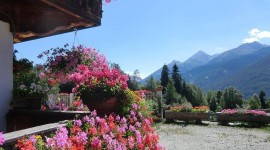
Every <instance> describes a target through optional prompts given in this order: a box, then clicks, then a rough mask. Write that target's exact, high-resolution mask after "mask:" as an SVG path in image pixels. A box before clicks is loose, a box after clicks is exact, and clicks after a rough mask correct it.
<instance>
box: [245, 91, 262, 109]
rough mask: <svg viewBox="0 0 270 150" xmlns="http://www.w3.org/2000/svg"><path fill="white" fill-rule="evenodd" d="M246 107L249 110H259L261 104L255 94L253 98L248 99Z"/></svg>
mask: <svg viewBox="0 0 270 150" xmlns="http://www.w3.org/2000/svg"><path fill="white" fill-rule="evenodd" d="M248 105H249V107H250V109H259V108H261V102H260V99H259V97H258V95H257V94H254V95H253V96H251V97H249V99H248Z"/></svg>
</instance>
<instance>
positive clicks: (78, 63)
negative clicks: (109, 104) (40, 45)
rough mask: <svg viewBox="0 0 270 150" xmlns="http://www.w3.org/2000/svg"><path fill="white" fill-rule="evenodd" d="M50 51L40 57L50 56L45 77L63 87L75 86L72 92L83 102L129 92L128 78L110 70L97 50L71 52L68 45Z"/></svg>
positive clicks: (79, 47)
mask: <svg viewBox="0 0 270 150" xmlns="http://www.w3.org/2000/svg"><path fill="white" fill-rule="evenodd" d="M51 51H52V52H50V50H48V51H45V52H43V53H42V54H41V55H40V56H39V57H40V58H42V57H43V56H47V61H46V63H45V68H46V70H47V71H46V74H48V76H50V77H55V78H57V79H59V80H60V81H61V82H62V83H66V82H72V83H74V88H73V90H72V92H73V93H77V94H78V95H79V96H81V98H82V99H83V100H86V99H87V98H88V97H97V98H98V99H101V100H102V99H107V98H108V97H112V96H117V95H118V93H119V92H121V91H123V90H125V89H126V88H127V83H126V82H127V80H128V78H127V76H126V75H123V74H121V73H120V71H119V70H118V69H111V68H110V67H109V65H108V62H107V60H106V57H105V56H104V55H101V54H99V53H98V51H97V50H95V49H92V48H86V47H83V46H78V47H73V48H71V49H70V50H69V49H67V45H65V48H57V49H52V50H51Z"/></svg>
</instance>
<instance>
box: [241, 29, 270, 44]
mask: <svg viewBox="0 0 270 150" xmlns="http://www.w3.org/2000/svg"><path fill="white" fill-rule="evenodd" d="M248 33H249V37H247V38H245V39H244V40H243V43H251V42H254V41H259V40H261V39H264V38H270V32H269V31H260V30H259V29H257V28H254V29H252V30H250V31H249V32H248Z"/></svg>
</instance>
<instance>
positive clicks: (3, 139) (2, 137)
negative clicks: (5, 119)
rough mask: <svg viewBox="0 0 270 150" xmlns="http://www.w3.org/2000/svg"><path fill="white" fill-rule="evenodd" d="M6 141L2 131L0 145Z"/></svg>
mask: <svg viewBox="0 0 270 150" xmlns="http://www.w3.org/2000/svg"><path fill="white" fill-rule="evenodd" d="M4 142H5V138H4V136H3V132H0V146H1V145H3V144H4Z"/></svg>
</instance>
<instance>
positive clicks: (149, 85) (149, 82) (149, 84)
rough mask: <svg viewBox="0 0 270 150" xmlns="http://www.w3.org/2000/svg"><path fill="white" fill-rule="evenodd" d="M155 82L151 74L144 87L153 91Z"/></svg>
mask: <svg viewBox="0 0 270 150" xmlns="http://www.w3.org/2000/svg"><path fill="white" fill-rule="evenodd" d="M157 86H158V84H157V82H156V81H155V79H154V77H153V76H151V77H150V79H149V80H147V82H146V89H147V90H150V91H152V92H154V91H155V90H156V89H157Z"/></svg>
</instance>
